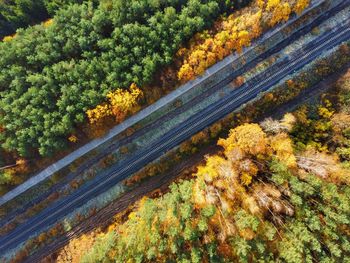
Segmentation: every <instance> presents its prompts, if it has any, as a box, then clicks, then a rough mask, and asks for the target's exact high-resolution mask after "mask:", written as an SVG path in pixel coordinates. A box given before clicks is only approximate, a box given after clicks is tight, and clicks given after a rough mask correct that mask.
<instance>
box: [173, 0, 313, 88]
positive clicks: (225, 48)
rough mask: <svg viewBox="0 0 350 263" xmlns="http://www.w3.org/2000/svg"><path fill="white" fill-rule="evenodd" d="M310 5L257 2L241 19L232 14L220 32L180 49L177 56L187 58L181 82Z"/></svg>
mask: <svg viewBox="0 0 350 263" xmlns="http://www.w3.org/2000/svg"><path fill="white" fill-rule="evenodd" d="M308 4H309V0H298V1H292V0H283V1H281V0H256V1H255V2H254V3H253V4H252V5H251V6H250V7H248V8H245V9H243V11H242V12H241V13H240V14H239V15H238V16H237V15H234V14H232V15H230V16H229V17H228V18H226V19H224V20H223V21H221V24H219V25H217V28H219V29H220V30H219V32H217V33H215V34H212V35H210V34H209V33H208V32H204V33H203V34H197V35H196V36H195V38H194V39H193V40H192V44H191V45H190V48H189V49H188V50H187V49H185V48H181V49H180V50H179V51H178V53H177V55H178V56H180V57H184V62H183V64H182V66H181V68H180V69H179V71H178V79H179V80H181V81H184V82H185V81H188V80H191V79H193V78H194V77H195V76H197V75H200V74H202V73H203V72H204V71H205V69H207V68H208V67H210V66H212V65H213V64H215V63H216V62H217V61H219V60H222V59H223V58H224V57H226V56H228V55H229V54H231V53H232V52H234V51H237V52H242V50H243V48H244V47H247V46H249V45H250V43H251V41H252V40H253V39H255V38H257V37H259V36H260V35H261V34H262V32H263V29H264V30H265V29H268V28H266V26H268V27H272V26H274V25H276V24H277V23H280V22H282V21H286V20H288V18H289V16H290V14H291V13H292V11H293V12H296V13H298V14H299V13H301V12H302V11H303V10H304V9H305V8H306V7H307V6H308ZM193 42H195V43H194V44H193ZM196 42H197V44H196Z"/></svg>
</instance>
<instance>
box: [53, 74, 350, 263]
mask: <svg viewBox="0 0 350 263" xmlns="http://www.w3.org/2000/svg"><path fill="white" fill-rule="evenodd" d="M349 95H350V71H348V72H347V73H346V74H345V75H344V76H343V77H342V78H341V79H340V80H338V82H337V84H336V88H335V89H334V90H332V91H331V92H330V93H327V94H325V95H323V96H322V98H321V101H320V103H319V104H316V105H302V106H300V107H299V108H298V109H296V110H295V111H293V112H292V113H286V114H285V115H284V117H283V118H282V119H279V120H276V119H272V118H267V119H265V120H263V121H262V122H260V123H246V124H242V125H240V126H237V127H236V128H234V129H232V130H231V131H230V133H229V135H228V137H227V138H226V139H220V140H219V141H218V145H220V146H221V147H222V151H221V152H219V153H217V154H215V155H212V156H208V157H207V158H206V161H205V163H204V164H203V165H201V166H199V167H198V168H197V172H195V173H194V174H193V179H190V180H183V181H179V182H177V183H174V184H172V185H171V186H170V191H169V192H168V193H165V194H164V195H162V196H161V197H158V198H143V199H142V200H140V201H139V202H138V203H137V204H136V205H135V206H134V208H133V209H132V211H131V212H129V213H128V214H127V215H124V216H123V217H124V218H125V219H120V218H119V219H118V220H116V221H115V223H113V224H111V225H110V226H109V227H108V228H107V229H106V230H105V231H95V232H93V233H92V234H87V235H83V236H81V237H80V238H77V239H73V240H72V241H71V242H70V244H69V245H67V246H66V247H65V248H64V250H62V251H61V253H60V254H59V256H58V258H57V261H58V262H68V261H69V262H109V260H113V261H116V262H164V261H167V262H291V263H292V262H293V263H294V262H295V263H298V262H348V261H347V259H349V258H350V243H349V242H350V234H349V227H350V221H349V218H350V188H349V186H350V181H349V177H348V175H349V172H350V154H349V149H350V133H349V131H350V130H349V126H348V123H349V121H350V109H349V105H350V96H349Z"/></svg>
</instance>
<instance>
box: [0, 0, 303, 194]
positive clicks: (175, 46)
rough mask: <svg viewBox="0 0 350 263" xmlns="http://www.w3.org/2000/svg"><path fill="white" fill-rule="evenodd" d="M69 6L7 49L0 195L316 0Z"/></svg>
mask: <svg viewBox="0 0 350 263" xmlns="http://www.w3.org/2000/svg"><path fill="white" fill-rule="evenodd" d="M29 2H31V1H29ZM5 3H6V4H7V5H8V6H11V7H12V8H14V9H15V7H16V5H15V4H12V5H11V3H12V2H9V1H6V2H4V3H3V4H5ZM16 3H17V4H18V6H22V7H23V6H24V5H22V4H20V3H21V2H20V1H19V2H17V1H16ZM31 3H32V2H31ZM38 3H39V2H38ZM45 3H46V5H47V6H49V3H51V5H52V6H55V5H54V3H56V2H55V1H46V2H45ZM70 3H71V2H70V1H67V3H66V4H67V5H66V4H65V5H60V9H57V8H56V9H55V15H54V17H52V19H49V20H45V21H43V22H42V23H41V24H38V25H35V26H32V27H29V28H27V29H25V30H22V29H20V30H19V31H18V32H17V33H16V34H15V35H12V36H7V37H5V38H4V40H3V41H2V42H0V66H1V68H2V71H1V72H0V152H1V154H2V156H3V157H4V158H3V159H2V160H0V167H7V166H8V165H10V167H9V168H6V169H4V170H1V171H0V177H1V178H0V188H1V189H0V192H6V191H8V189H9V188H11V187H12V186H14V185H18V184H19V183H21V182H23V180H24V179H25V176H27V175H28V174H30V173H33V172H35V171H36V170H37V169H42V167H41V163H44V164H46V165H47V164H48V163H49V162H50V160H52V159H54V158H57V153H63V151H66V152H67V151H69V149H73V148H74V147H76V146H77V145H82V144H84V143H86V142H87V141H88V140H90V139H93V138H96V137H99V136H101V135H103V134H104V133H105V132H106V131H107V130H108V129H109V128H110V127H112V126H113V125H115V124H117V123H119V122H121V121H123V120H124V119H125V118H126V117H128V116H130V115H132V114H133V113H135V112H137V111H138V110H140V109H141V108H142V107H144V106H146V105H149V104H151V103H153V102H154V101H156V100H157V99H159V98H160V97H161V96H163V95H164V94H166V93H167V92H169V91H171V90H174V89H175V88H176V87H178V86H179V85H180V84H181V83H184V82H186V81H188V80H191V79H193V78H194V77H196V76H198V75H200V74H202V73H203V71H204V70H205V69H206V68H208V67H210V66H211V65H213V64H214V63H215V62H217V61H220V60H221V59H223V58H224V57H225V56H227V55H229V54H231V53H232V52H235V51H237V52H240V51H242V49H243V48H244V47H246V46H249V45H250V43H251V42H252V41H254V39H256V38H258V37H259V36H260V35H261V34H262V33H263V32H265V31H266V30H268V29H269V28H271V27H273V26H274V25H276V24H277V23H280V22H284V21H286V20H287V19H288V18H289V16H290V15H292V14H293V13H298V14H299V13H300V12H301V11H302V10H304V9H305V8H306V7H307V6H308V4H309V1H308V0H298V1H294V0H283V1H270V0H269V1H260V0H254V1H224V0H219V1H218V0H215V1H214V0H208V1H198V0H191V1H141V2H134V1H131V2H130V3H129V2H128V3H124V2H123V1H121V0H104V1H99V4H96V3H95V2H91V1H84V3H83V4H75V5H70ZM79 3H80V2H79ZM247 5H248V6H247ZM244 6H247V7H244ZM242 7H244V8H242ZM7 10H8V8H7ZM198 10H199V11H198ZM233 11H235V12H233ZM28 12H29V13H30V11H28ZM130 50H131V51H132V52H130ZM42 157H46V159H45V158H44V159H43V160H42V159H41V158H42ZM28 160H35V162H32V163H31V167H30V168H29V167H28ZM34 163H35V164H34ZM36 164H38V167H36ZM14 175H16V176H14ZM11 178H12V179H11Z"/></svg>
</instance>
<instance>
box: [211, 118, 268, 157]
mask: <svg viewBox="0 0 350 263" xmlns="http://www.w3.org/2000/svg"><path fill="white" fill-rule="evenodd" d="M218 145H220V146H222V147H224V149H225V153H226V154H229V152H230V151H232V150H233V149H234V148H239V149H240V150H241V151H242V152H243V153H246V154H252V155H257V154H264V153H266V151H267V149H268V140H267V137H266V134H265V132H264V131H263V130H262V129H261V127H260V126H259V125H258V124H244V125H241V126H239V127H237V128H235V129H233V130H231V131H230V134H229V137H228V138H227V139H220V140H219V141H218Z"/></svg>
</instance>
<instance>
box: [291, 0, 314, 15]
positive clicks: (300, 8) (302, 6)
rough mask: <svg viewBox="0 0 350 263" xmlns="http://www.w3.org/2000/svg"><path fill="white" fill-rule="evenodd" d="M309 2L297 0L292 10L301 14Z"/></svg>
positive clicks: (308, 0) (307, 0)
mask: <svg viewBox="0 0 350 263" xmlns="http://www.w3.org/2000/svg"><path fill="white" fill-rule="evenodd" d="M309 4H310V0H298V1H297V3H296V4H295V5H294V8H293V11H294V12H295V13H297V14H301V13H302V12H303V11H304V9H305V8H306V7H307V6H308V5H309Z"/></svg>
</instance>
